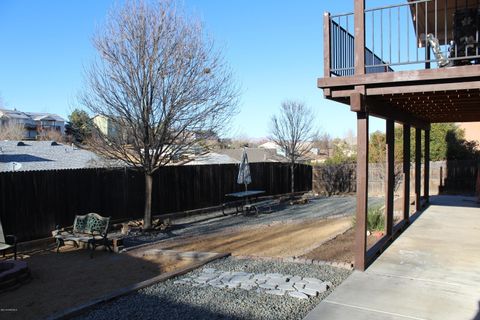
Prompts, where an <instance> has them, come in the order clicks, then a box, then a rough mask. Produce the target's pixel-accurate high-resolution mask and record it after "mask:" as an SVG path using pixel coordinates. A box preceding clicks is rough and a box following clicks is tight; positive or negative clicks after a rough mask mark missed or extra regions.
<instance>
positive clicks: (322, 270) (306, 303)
mask: <svg viewBox="0 0 480 320" xmlns="http://www.w3.org/2000/svg"><path fill="white" fill-rule="evenodd" d="M204 268H215V269H217V270H223V271H231V272H234V271H237V272H242V271H243V272H249V273H281V274H290V275H295V276H301V277H312V278H317V279H322V280H324V281H329V282H331V283H332V287H331V288H330V289H329V290H328V291H326V292H324V293H322V294H320V295H319V296H316V297H311V298H310V299H308V300H300V299H296V298H293V297H290V296H275V295H270V294H259V293H257V292H254V291H246V290H238V289H237V290H235V289H219V288H214V287H211V286H188V285H180V284H175V283H174V282H175V280H176V279H178V278H171V279H168V280H166V281H164V282H161V283H157V284H155V285H152V286H149V287H146V288H144V289H141V290H138V291H137V292H135V293H133V294H131V295H128V296H124V297H121V298H119V299H116V300H114V301H112V302H109V303H106V304H102V305H101V306H99V307H97V308H96V309H95V310H93V311H91V312H89V313H88V314H85V315H82V316H81V317H78V318H76V319H89V320H102V319H105V320H107V319H142V320H147V319H172V320H173V319H199V320H203V319H205V320H206V319H209V320H210V319H229V320H230V319H231V320H237V319H238V320H239V319H254V320H256V319H258V320H293V319H303V318H304V317H305V316H306V314H307V313H308V312H309V311H310V310H312V309H313V308H314V307H315V306H316V305H317V304H318V303H319V302H320V301H321V300H322V299H324V298H325V297H326V296H328V295H329V294H330V293H331V291H332V290H333V289H334V288H335V287H336V286H338V285H339V284H340V283H341V282H342V281H343V280H344V279H346V278H347V277H348V276H349V275H350V274H351V272H352V271H350V270H346V269H342V268H336V267H332V266H329V265H315V264H299V263H287V262H279V261H265V260H259V259H238V258H235V257H228V258H223V259H218V260H215V261H213V262H210V263H208V264H207V265H205V266H204V267H203V268H199V269H196V270H194V271H192V272H190V273H188V274H186V275H187V276H195V275H199V274H200V273H201V272H202V270H203V269H204Z"/></svg>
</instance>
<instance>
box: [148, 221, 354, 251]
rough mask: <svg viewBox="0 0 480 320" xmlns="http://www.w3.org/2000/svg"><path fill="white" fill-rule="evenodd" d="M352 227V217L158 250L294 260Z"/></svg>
mask: <svg viewBox="0 0 480 320" xmlns="http://www.w3.org/2000/svg"><path fill="white" fill-rule="evenodd" d="M351 226H352V219H351V217H342V218H329V219H320V220H310V221H300V222H297V221H294V222H289V223H281V222H276V223H270V224H267V225H259V226H249V227H248V228H243V229H241V230H230V231H223V232H219V233H215V234H211V235H206V236H196V237H188V238H186V239H171V240H167V241H165V242H163V243H161V244H157V245H155V247H156V248H162V249H175V250H180V251H208V252H218V253H223V252H230V253H232V255H234V256H242V255H251V256H268V257H291V256H300V255H303V254H305V253H307V252H309V251H311V250H313V249H314V248H317V247H318V246H319V245H320V244H322V243H324V242H325V241H328V240H329V239H331V238H333V237H335V236H336V235H338V234H341V233H343V232H345V231H346V230H347V229H349V228H351Z"/></svg>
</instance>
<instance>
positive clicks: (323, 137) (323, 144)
mask: <svg viewBox="0 0 480 320" xmlns="http://www.w3.org/2000/svg"><path fill="white" fill-rule="evenodd" d="M314 145H315V146H316V147H317V148H319V149H320V150H319V151H320V152H324V153H325V154H326V156H327V158H328V157H330V150H331V149H332V147H333V139H332V137H331V136H330V135H329V134H328V133H326V132H324V133H322V134H320V135H319V136H318V137H317V139H316V141H315V142H314Z"/></svg>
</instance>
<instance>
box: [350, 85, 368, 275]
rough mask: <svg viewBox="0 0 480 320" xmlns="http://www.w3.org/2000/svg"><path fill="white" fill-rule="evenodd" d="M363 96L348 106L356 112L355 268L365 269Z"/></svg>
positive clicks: (355, 97)
mask: <svg viewBox="0 0 480 320" xmlns="http://www.w3.org/2000/svg"><path fill="white" fill-rule="evenodd" d="M364 104H365V101H364V96H363V95H361V94H359V93H354V94H352V95H351V96H350V105H351V108H352V109H354V110H359V111H358V112H357V212H356V226H355V268H356V269H357V270H362V271H363V270H365V268H366V267H367V257H366V253H367V212H368V113H367V112H365V107H364Z"/></svg>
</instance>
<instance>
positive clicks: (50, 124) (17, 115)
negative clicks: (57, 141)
mask: <svg viewBox="0 0 480 320" xmlns="http://www.w3.org/2000/svg"><path fill="white" fill-rule="evenodd" d="M10 124H19V125H22V126H24V129H25V138H26V139H35V138H36V137H37V136H39V135H41V134H42V133H44V132H46V131H50V130H54V131H58V132H60V133H61V134H64V133H65V119H63V118H62V117H60V116H59V115H56V114H53V113H39V112H23V111H18V110H8V109H0V126H7V125H10Z"/></svg>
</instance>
